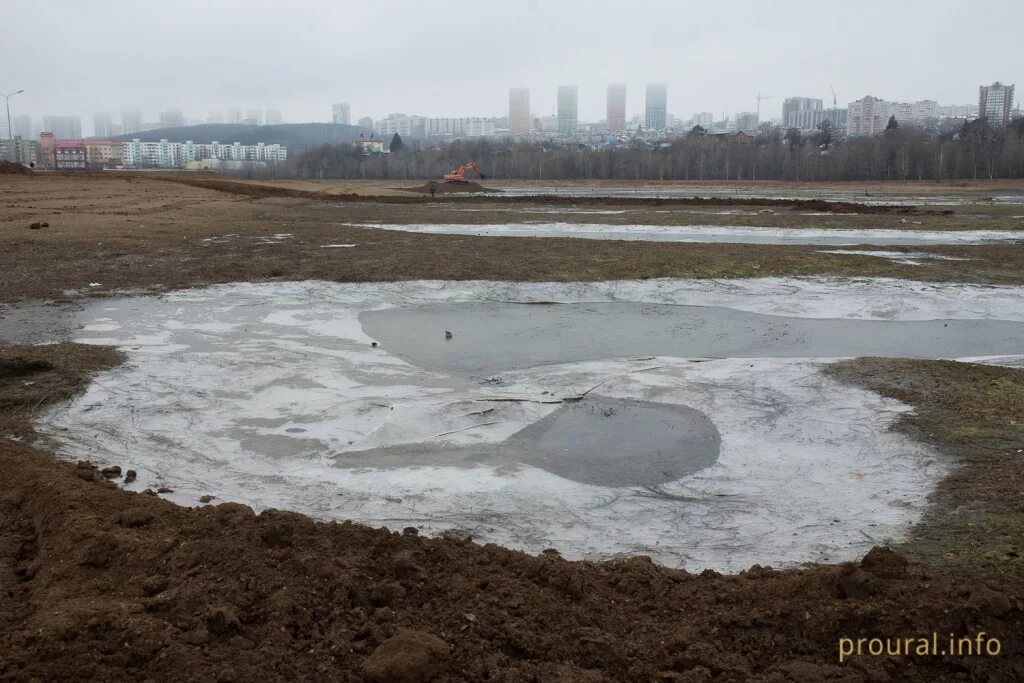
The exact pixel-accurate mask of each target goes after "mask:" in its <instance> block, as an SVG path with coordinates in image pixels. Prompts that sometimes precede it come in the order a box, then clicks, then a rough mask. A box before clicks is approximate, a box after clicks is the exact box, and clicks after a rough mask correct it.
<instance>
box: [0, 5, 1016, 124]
mask: <svg viewBox="0 0 1024 683" xmlns="http://www.w3.org/2000/svg"><path fill="white" fill-rule="evenodd" d="M3 13H4V19H5V21H4V22H3V24H2V26H0V38H2V40H0V45H2V53H3V58H2V59H0V91H2V92H10V91H12V90H17V89H19V88H24V89H25V93H24V94H22V95H18V96H17V97H15V98H12V100H11V105H12V110H13V112H12V113H14V114H15V115H16V114H17V113H31V114H33V115H34V116H36V117H41V116H42V115H43V114H63V113H74V114H80V115H82V116H83V121H84V122H86V124H85V129H86V131H88V130H90V129H91V113H92V112H94V111H112V112H114V113H115V117H114V119H115V121H117V120H119V112H120V110H121V109H122V108H123V107H138V108H141V109H142V110H143V112H144V118H145V119H146V120H156V118H157V113H158V112H159V111H160V110H162V109H167V108H180V109H182V110H183V111H184V112H185V114H186V116H189V117H193V118H200V119H205V118H206V115H207V112H208V110H210V109H222V108H224V107H227V106H232V105H235V106H240V107H243V108H245V107H250V106H264V107H276V108H279V109H280V110H281V111H282V113H283V115H284V118H285V120H286V121H324V120H328V119H329V115H330V105H331V103H332V102H335V101H346V102H350V103H351V106H352V116H353V120H355V119H357V118H359V117H362V116H371V117H374V118H377V117H381V116H384V115H386V114H388V113H392V112H404V113H407V114H423V115H426V116H470V115H479V116H499V115H504V114H505V113H506V109H507V99H508V88H509V87H513V86H526V87H529V88H530V91H531V108H532V109H533V111H534V113H535V114H537V115H544V114H550V113H552V111H553V108H554V105H555V91H556V87H557V86H558V85H560V84H575V85H578V86H579V98H580V102H579V104H580V118H581V119H583V120H598V119H601V118H604V107H605V88H606V85H607V84H608V83H609V82H615V81H624V82H626V83H627V84H628V88H629V91H628V103H627V104H628V110H629V112H630V113H637V112H640V111H641V109H642V107H643V89H644V85H645V84H646V83H647V82H649V81H665V82H667V83H668V86H669V90H668V92H669V102H668V104H669V111H670V112H671V113H673V114H675V115H676V116H680V117H684V118H689V116H690V115H691V114H693V113H694V112H697V111H712V112H715V113H716V114H721V113H725V114H729V115H732V114H733V113H735V112H737V111H752V110H754V108H755V106H756V102H755V96H756V93H757V91H758V90H761V91H762V92H763V93H765V94H767V95H773V96H775V99H771V100H766V101H765V102H764V103H763V104H762V117H763V118H764V117H768V116H777V115H778V113H779V110H780V107H781V102H782V99H783V98H784V97H786V96H794V95H796V96H809V97H819V98H822V99H823V100H826V101H828V100H829V99H830V98H831V94H830V86H834V87H835V89H836V91H837V92H838V94H839V103H840V106H842V105H844V104H845V103H846V102H848V101H850V100H853V99H856V98H859V97H863V96H864V95H866V94H872V95H875V96H877V97H882V98H885V99H893V100H910V101H913V100H918V99H935V100H938V101H939V102H940V103H942V104H962V103H969V102H977V92H978V91H977V88H978V85H980V84H982V83H990V82H992V81H994V80H1002V81H1004V82H1009V83H1018V84H1019V85H1021V86H1022V87H1024V51H1022V48H1021V34H1020V31H1021V29H1020V27H1021V26H1022V25H1024V2H1021V1H1020V0H1002V1H997V0H979V1H975V2H967V1H966V0H933V1H931V2H911V1H903V0H885V1H881V0H860V1H859V2H849V0H810V1H805V0H786V1H784V2H765V1H764V0H760V1H758V2H745V1H742V0H730V1H729V2H722V3H711V2H700V3H694V2H682V1H676V2H672V1H668V0H666V1H663V2H651V1H647V0H631V1H628V2H624V1H623V0H617V1H616V2H603V1H601V0H589V1H583V2H576V1H574V0H560V1H557V2H556V1H553V0H502V1H500V2H492V1H490V0H470V1H468V2H458V3H455V2H450V1H447V2H446V1H443V0H431V1H427V2H424V1H423V0H417V1H416V2H410V1H406V0H387V1H377V0H292V1H290V2H271V1H270V0H216V1H214V0H209V1H202V0H183V1H168V0H164V1H161V2H157V1H153V0H117V1H113V0H90V1H88V2H86V1H85V0H33V1H31V2H9V1H7V0H5V1H4V2H3Z"/></svg>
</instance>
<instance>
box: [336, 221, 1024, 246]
mask: <svg viewBox="0 0 1024 683" xmlns="http://www.w3.org/2000/svg"><path fill="white" fill-rule="evenodd" d="M345 225H351V226H353V227H357V228H379V229H381V230H398V231H401V232H423V233H435V234H445V235H475V236H478V237H577V238H581V239H594V240H627V241H637V240H640V241H652V242H715V243H728V244H822V245H835V246H843V245H854V244H877V245H895V244H988V243H995V242H1015V241H1018V240H1022V239H1024V231H1020V230H894V229H883V228H878V229H858V230H854V229H846V228H829V229H815V228H769V227H748V226H740V225H609V224H604V223H538V222H533V223H495V224H491V225H479V224H461V223H346V224H345Z"/></svg>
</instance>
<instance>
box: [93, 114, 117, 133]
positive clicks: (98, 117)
mask: <svg viewBox="0 0 1024 683" xmlns="http://www.w3.org/2000/svg"><path fill="white" fill-rule="evenodd" d="M112 128H113V124H112V120H111V117H110V112H105V111H101V112H96V113H95V114H93V115H92V135H93V137H97V138H109V137H110V136H111V135H113V133H112V132H111V129H112Z"/></svg>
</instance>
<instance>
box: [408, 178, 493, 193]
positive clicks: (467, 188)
mask: <svg viewBox="0 0 1024 683" xmlns="http://www.w3.org/2000/svg"><path fill="white" fill-rule="evenodd" d="M431 187H433V188H434V191H435V192H437V194H467V193H468V194H472V193H474V192H498V191H499V190H494V189H492V188H489V187H484V186H483V185H481V184H480V183H478V182H476V181H473V180H467V181H466V182H464V183H445V182H440V183H424V184H422V185H417V186H415V187H404V188H401V189H403V190H405V191H406V192H415V193H417V194H430V188H431Z"/></svg>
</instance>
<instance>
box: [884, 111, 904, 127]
mask: <svg viewBox="0 0 1024 683" xmlns="http://www.w3.org/2000/svg"><path fill="white" fill-rule="evenodd" d="M899 127H900V122H899V121H897V120H896V115H895V114H893V115H892V116H890V117H889V123H888V124H887V125H886V127H885V129H886V130H896V129H897V128H899Z"/></svg>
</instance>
